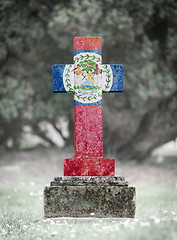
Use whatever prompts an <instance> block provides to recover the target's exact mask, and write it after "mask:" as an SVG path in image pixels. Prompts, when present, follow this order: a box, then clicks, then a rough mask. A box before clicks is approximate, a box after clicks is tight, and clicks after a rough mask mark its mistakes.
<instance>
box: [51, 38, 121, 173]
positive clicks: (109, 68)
mask: <svg viewBox="0 0 177 240" xmlns="http://www.w3.org/2000/svg"><path fill="white" fill-rule="evenodd" d="M122 91H123V66H122V65H121V64H102V57H101V38H100V37H75V38H74V64H66V65H65V64H61V65H58V64H56V65H53V92H70V93H73V94H74V118H75V120H74V130H75V158H71V159H65V160H64V176H114V175H115V160H114V159H104V158H103V129H102V93H104V92H122Z"/></svg>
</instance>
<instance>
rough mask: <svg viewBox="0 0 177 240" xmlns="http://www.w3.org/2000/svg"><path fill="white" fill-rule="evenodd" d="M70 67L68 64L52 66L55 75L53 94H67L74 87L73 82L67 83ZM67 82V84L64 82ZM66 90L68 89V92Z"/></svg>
mask: <svg viewBox="0 0 177 240" xmlns="http://www.w3.org/2000/svg"><path fill="white" fill-rule="evenodd" d="M68 66H69V65H67V64H55V65H53V66H52V73H53V92H63V93H64V92H67V90H68V89H69V88H70V87H72V88H73V86H72V85H73V82H70V83H69V82H67V78H68V77H67V74H68V73H67V72H66V71H65V69H67V67H68ZM64 81H65V82H64ZM66 88H68V89H67V90H66Z"/></svg>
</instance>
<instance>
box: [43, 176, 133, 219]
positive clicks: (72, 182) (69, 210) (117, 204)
mask: <svg viewBox="0 0 177 240" xmlns="http://www.w3.org/2000/svg"><path fill="white" fill-rule="evenodd" d="M44 215H45V217H46V218H54V217H98V218H100V217H102V218H110V217H111V218H133V217H134V216H135V188H134V187H129V186H128V182H127V181H125V179H124V178H123V177H56V178H55V179H54V181H52V182H51V186H46V187H45V189H44Z"/></svg>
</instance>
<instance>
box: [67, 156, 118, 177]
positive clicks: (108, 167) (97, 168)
mask: <svg viewBox="0 0 177 240" xmlns="http://www.w3.org/2000/svg"><path fill="white" fill-rule="evenodd" d="M114 175H115V159H112V158H107V159H104V158H92V159H90V158H88V159H87V158H84V159H74V158H68V159H65V160H64V176H114Z"/></svg>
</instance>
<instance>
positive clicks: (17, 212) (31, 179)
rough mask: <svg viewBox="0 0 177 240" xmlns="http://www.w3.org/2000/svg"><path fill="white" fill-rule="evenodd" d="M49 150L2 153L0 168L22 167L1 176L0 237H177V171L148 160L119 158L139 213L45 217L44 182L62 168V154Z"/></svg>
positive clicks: (46, 182)
mask: <svg viewBox="0 0 177 240" xmlns="http://www.w3.org/2000/svg"><path fill="white" fill-rule="evenodd" d="M49 155H50V157H49V156H48V155H46V153H45V152H44V153H43V155H42V156H41V155H37V153H36V152H32V153H20V154H15V153H14V155H13V156H12V154H10V155H3V156H2V158H1V172H0V173H2V169H3V168H4V167H5V166H7V165H8V166H14V167H17V165H18V166H19V167H20V172H18V176H16V179H14V178H13V173H12V171H11V173H10V174H8V171H7V172H6V176H5V171H4V176H3V178H0V182H1V184H0V239H25V240H26V239H35V240H37V239H61V240H68V239H77V240H80V239H84V240H87V239H88V240H90V239H103V240H104V239H105V240H107V239H136V240H138V239H142V240H144V239H145V240H146V239H148V240H149V239H155V240H158V239H159V240H165V239H170V240H171V239H172V240H173V239H174V240H176V239H177V177H176V172H175V171H174V170H173V169H167V168H165V169H164V168H159V167H158V168H157V167H155V166H149V165H142V166H137V165H123V164H119V163H118V164H117V165H118V172H120V173H121V175H125V176H126V179H127V180H129V182H130V183H131V184H130V185H132V186H135V187H136V190H137V201H136V206H137V210H136V218H135V219H68V218H67V219H64V218H62V219H48V220H45V219H43V189H44V185H46V184H48V183H49V181H50V180H52V178H51V175H52V176H53V177H54V176H56V175H57V173H59V174H58V175H61V173H62V169H61V165H62V161H61V159H63V156H62V154H58V153H56V152H55V151H53V152H50V153H49ZM59 155H60V157H58V156H59ZM10 156H12V157H13V161H12V160H11V159H10ZM29 156H30V157H29ZM35 156H37V157H36V158H35ZM51 156H52V157H51ZM41 157H42V160H40V159H41ZM58 159H60V160H59V162H58ZM41 161H42V162H41ZM2 166H3V167H2ZM4 169H5V168H4ZM16 169H17V168H16ZM58 169H59V170H58ZM37 173H39V174H37ZM123 173H124V174H123ZM1 176H2V174H1ZM4 178H6V180H7V179H8V180H9V182H6V183H5V184H3V180H4ZM12 179H13V181H11V180H12Z"/></svg>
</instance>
